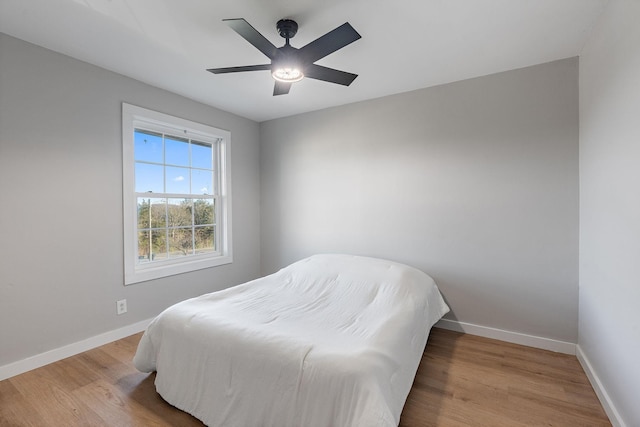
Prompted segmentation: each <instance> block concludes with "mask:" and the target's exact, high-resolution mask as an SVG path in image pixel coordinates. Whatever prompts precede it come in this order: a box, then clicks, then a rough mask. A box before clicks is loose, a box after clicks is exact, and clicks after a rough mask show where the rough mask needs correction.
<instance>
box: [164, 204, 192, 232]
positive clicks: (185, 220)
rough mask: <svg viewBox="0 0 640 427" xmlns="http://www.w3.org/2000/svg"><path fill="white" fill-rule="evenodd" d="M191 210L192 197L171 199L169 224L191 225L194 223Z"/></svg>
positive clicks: (168, 213)
mask: <svg viewBox="0 0 640 427" xmlns="http://www.w3.org/2000/svg"><path fill="white" fill-rule="evenodd" d="M191 212H192V201H191V199H169V200H168V204H167V226H168V227H185V226H186V227H191V226H192V225H193V220H192V216H191Z"/></svg>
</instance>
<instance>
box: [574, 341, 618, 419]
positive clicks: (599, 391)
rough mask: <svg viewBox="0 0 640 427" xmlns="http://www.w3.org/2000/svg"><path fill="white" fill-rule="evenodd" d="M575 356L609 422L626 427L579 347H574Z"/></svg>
mask: <svg viewBox="0 0 640 427" xmlns="http://www.w3.org/2000/svg"><path fill="white" fill-rule="evenodd" d="M576 356H577V357H578V361H579V362H580V365H582V369H584V372H585V373H586V374H587V378H589V382H590V383H591V386H592V387H593V390H594V391H595V392H596V395H597V396H598V399H599V400H600V403H601V404H602V407H603V408H604V411H605V412H606V413H607V416H608V417H609V421H611V424H612V425H613V427H626V424H625V423H624V421H622V418H621V417H620V413H619V412H618V410H617V409H616V407H615V405H614V404H613V401H612V400H611V398H610V397H609V393H607V390H606V389H605V388H604V386H603V385H602V382H601V381H600V378H599V377H598V375H596V372H595V371H594V370H593V366H591V363H590V362H589V359H588V358H587V356H586V355H585V354H584V352H583V351H582V348H581V347H580V346H579V345H577V346H576Z"/></svg>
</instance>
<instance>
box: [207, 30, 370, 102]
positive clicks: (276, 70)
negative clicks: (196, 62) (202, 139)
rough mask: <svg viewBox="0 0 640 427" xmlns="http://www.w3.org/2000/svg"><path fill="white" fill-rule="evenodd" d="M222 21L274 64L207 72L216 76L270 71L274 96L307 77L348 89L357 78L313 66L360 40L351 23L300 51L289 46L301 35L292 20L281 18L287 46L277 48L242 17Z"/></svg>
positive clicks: (330, 69)
mask: <svg viewBox="0 0 640 427" xmlns="http://www.w3.org/2000/svg"><path fill="white" fill-rule="evenodd" d="M223 21H224V22H226V23H227V24H228V25H229V26H230V27H231V28H232V29H233V30H234V31H235V32H236V33H238V34H240V35H241V36H242V37H244V39H245V40H247V41H248V42H249V43H251V44H252V45H253V46H255V47H256V48H257V49H258V50H259V51H260V52H262V53H264V54H265V55H266V56H267V58H269V59H270V60H271V63H270V64H261V65H247V66H240V67H226V68H210V69H208V70H207V71H210V72H212V73H214V74H224V73H237V72H241V71H259V70H271V75H272V76H273V78H274V80H275V81H276V82H275V87H274V88H273V95H274V96H276V95H285V94H287V93H289V89H291V85H292V84H293V83H295V82H297V81H300V80H302V79H303V78H304V77H308V78H310V79H316V80H323V81H325V82H330V83H337V84H340V85H344V86H349V85H350V84H351V82H353V80H355V78H356V77H358V75H357V74H352V73H347V72H346V71H340V70H336V69H334V68H328V67H323V66H322V65H318V64H314V62H316V61H318V60H319V59H321V58H324V57H325V56H327V55H329V54H331V53H333V52H335V51H336V50H338V49H342V48H343V47H345V46H347V45H348V44H351V43H353V42H354V41H356V40H358V39H359V38H360V37H361V36H360V34H358V32H357V31H356V30H355V29H354V28H353V27H352V26H351V25H350V24H349V23H348V22H346V23H344V24H342V25H341V26H339V27H338V28H336V29H334V30H332V31H329V32H328V33H327V34H325V35H323V36H321V37H318V38H317V39H316V40H314V41H312V42H311V43H309V44H307V45H306V46H304V47H301V48H299V49H297V48H295V47H293V46H291V45H290V44H289V40H290V39H291V38H293V36H295V35H296V33H297V32H298V24H297V23H296V22H295V21H293V20H291V19H281V20H279V21H278V22H277V24H276V28H277V29H278V33H279V34H280V35H281V36H282V37H283V38H284V39H285V44H284V46H282V47H275V46H274V45H273V44H272V43H271V42H270V41H269V40H267V39H266V38H265V37H264V36H263V35H262V34H260V33H259V32H258V31H257V30H256V29H255V28H253V27H252V26H251V24H249V23H248V22H247V21H245V20H244V19H242V18H238V19H223Z"/></svg>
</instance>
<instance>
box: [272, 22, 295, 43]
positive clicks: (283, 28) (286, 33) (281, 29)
mask: <svg viewBox="0 0 640 427" xmlns="http://www.w3.org/2000/svg"><path fill="white" fill-rule="evenodd" d="M276 28H277V29H278V33H279V34H280V36H282V37H284V38H285V39H287V40H289V39H292V38H293V36H295V35H296V33H297V32H298V23H297V22H296V21H294V20H292V19H281V20H279V21H278V22H277V23H276Z"/></svg>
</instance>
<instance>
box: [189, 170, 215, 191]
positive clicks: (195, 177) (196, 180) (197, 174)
mask: <svg viewBox="0 0 640 427" xmlns="http://www.w3.org/2000/svg"><path fill="white" fill-rule="evenodd" d="M191 183H192V185H191V194H208V195H213V194H214V192H213V172H211V171H205V170H200V169H192V170H191Z"/></svg>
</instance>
